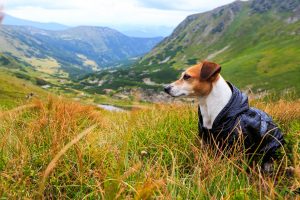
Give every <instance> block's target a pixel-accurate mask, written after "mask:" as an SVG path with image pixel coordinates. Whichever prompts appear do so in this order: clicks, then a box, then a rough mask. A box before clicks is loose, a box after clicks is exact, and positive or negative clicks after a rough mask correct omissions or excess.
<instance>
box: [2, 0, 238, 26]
mask: <svg viewBox="0 0 300 200" xmlns="http://www.w3.org/2000/svg"><path fill="white" fill-rule="evenodd" d="M0 1H1V0H0ZM2 1H3V0H2ZM4 1H5V2H4V5H5V11H6V12H7V13H8V14H11V15H13V16H16V17H20V18H24V19H29V20H34V21H41V22H50V21H51V22H59V23H63V24H66V25H83V24H84V25H102V26H103V25H106V26H118V25H146V26H151V25H156V26H176V25H177V24H178V23H179V22H180V21H182V20H183V19H184V18H185V17H186V16H187V15H190V14H193V13H197V12H203V11H206V10H209V9H212V8H214V7H217V6H221V5H223V4H226V3H229V2H232V1H233V0H214V1H211V0H4Z"/></svg>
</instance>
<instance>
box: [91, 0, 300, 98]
mask: <svg viewBox="0 0 300 200" xmlns="http://www.w3.org/2000/svg"><path fill="white" fill-rule="evenodd" d="M299 55H300V1H299V0H284V1H279V0H274V1H273V0H252V1H236V2H233V3H231V4H228V5H225V6H221V7H218V8H216V9H213V10H212V11H207V12H204V13H198V14H194V15H190V16H188V17H187V18H186V19H185V20H184V21H183V22H181V23H180V24H179V25H178V26H177V27H176V28H175V30H174V32H173V33H172V34H171V35H170V36H169V37H167V38H165V39H164V40H163V41H162V42H160V43H159V44H158V45H156V46H155V47H154V48H153V50H152V51H151V52H149V53H148V54H146V55H145V56H143V57H142V59H140V60H139V61H138V62H137V63H136V64H135V65H133V66H132V67H131V68H129V69H120V70H119V71H118V70H117V71H115V72H110V73H108V72H99V73H98V75H91V76H90V77H87V79H90V78H91V77H94V78H97V79H99V80H102V79H104V80H106V81H107V83H110V85H109V84H104V85H102V86H101V87H99V86H94V87H93V86H92V87H93V91H102V90H103V89H106V88H114V89H117V91H122V90H123V89H124V88H126V87H129V88H130V87H134V85H136V87H144V88H149V87H152V88H153V87H154V84H153V82H154V83H156V84H155V86H156V88H157V90H160V89H161V86H162V85H163V84H166V83H169V82H171V81H173V80H176V79H177V78H178V75H179V74H180V72H181V71H182V70H183V69H185V68H186V67H188V66H190V65H193V64H196V63H197V62H199V61H201V60H205V59H209V60H211V61H214V62H217V63H220V64H221V65H222V75H223V76H224V77H225V78H226V79H227V80H229V81H231V82H233V83H234V84H236V85H237V86H238V87H240V88H241V89H244V90H251V91H253V92H264V91H277V92H280V91H284V90H289V89H291V90H296V93H299V92H300V85H299V83H298V82H299V79H298V77H300V74H299V73H300V57H299ZM282 66H284V67H282ZM126 70H127V71H126ZM109 77H110V78H109ZM144 80H147V82H148V83H149V80H151V82H152V86H150V85H149V84H147V83H146V82H145V81H144ZM122 83H123V84H122ZM117 86H118V87H117ZM118 88H119V89H118Z"/></svg>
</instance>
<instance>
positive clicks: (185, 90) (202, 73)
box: [164, 61, 221, 97]
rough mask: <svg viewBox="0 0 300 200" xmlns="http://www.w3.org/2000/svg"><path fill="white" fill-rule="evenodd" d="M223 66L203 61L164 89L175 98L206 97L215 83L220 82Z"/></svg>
mask: <svg viewBox="0 0 300 200" xmlns="http://www.w3.org/2000/svg"><path fill="white" fill-rule="evenodd" d="M220 71H221V66H220V65H218V64H216V63H213V62H208V61H203V62H201V63H199V64H197V65H194V66H192V67H189V68H188V69H187V70H185V71H184V72H183V73H182V74H181V77H180V78H179V80H177V81H175V82H173V83H171V84H170V85H168V86H166V87H165V88H164V90H165V92H166V93H168V94H169V95H171V96H173V97H178V96H206V95H208V94H209V93H210V91H211V89H212V87H213V82H214V81H216V80H218V78H219V73H220Z"/></svg>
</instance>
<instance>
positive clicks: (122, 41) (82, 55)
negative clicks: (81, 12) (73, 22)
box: [0, 26, 162, 78]
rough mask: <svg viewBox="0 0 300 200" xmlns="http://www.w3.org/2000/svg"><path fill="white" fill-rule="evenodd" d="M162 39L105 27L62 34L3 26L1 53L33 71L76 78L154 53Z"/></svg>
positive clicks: (87, 28)
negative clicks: (24, 64)
mask: <svg viewBox="0 0 300 200" xmlns="http://www.w3.org/2000/svg"><path fill="white" fill-rule="evenodd" d="M161 39H162V38H133V37H128V36H125V35H123V34H122V33H120V32H118V31H116V30H113V29H110V28H105V27H88V26H86V27H76V28H70V29H67V30H61V31H50V30H42V29H37V28H33V27H25V26H1V28H0V45H1V49H0V52H2V53H4V54H6V55H10V56H13V57H16V58H18V59H19V60H21V61H23V62H26V63H27V65H29V66H32V67H33V68H35V69H37V70H39V71H43V72H46V73H50V74H57V75H59V76H68V75H70V76H71V77H72V78H73V77H76V76H78V75H82V74H84V73H89V72H93V71H96V70H99V69H101V68H103V67H110V66H114V65H118V64H119V63H121V62H124V61H126V60H128V59H131V58H134V57H136V56H141V55H143V54H145V53H146V52H148V51H150V50H151V48H153V47H154V46H155V45H156V44H157V43H158V42H159V41H160V40H161Z"/></svg>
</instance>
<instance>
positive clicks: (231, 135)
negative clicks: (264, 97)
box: [164, 61, 284, 172]
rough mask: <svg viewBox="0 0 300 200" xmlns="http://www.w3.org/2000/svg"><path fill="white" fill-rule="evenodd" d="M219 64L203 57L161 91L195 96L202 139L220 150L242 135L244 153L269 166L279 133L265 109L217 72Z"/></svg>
mask: <svg viewBox="0 0 300 200" xmlns="http://www.w3.org/2000/svg"><path fill="white" fill-rule="evenodd" d="M220 72H221V66H220V65H219V64H217V63H214V62H209V61H203V62H201V63H198V64H196V65H194V66H192V67H189V68H188V69H187V70H185V71H184V72H183V73H182V75H181V77H180V79H179V80H177V81H175V82H173V83H171V84H169V85H167V86H166V87H165V88H164V91H165V92H166V93H167V94H169V95H171V96H173V97H179V96H194V97H198V98H199V106H198V116H199V121H198V128H199V135H200V137H201V138H202V140H203V141H204V142H205V143H206V144H209V145H210V146H212V145H214V146H217V147H218V148H219V149H221V150H225V149H230V147H233V146H234V144H236V142H237V141H238V139H239V138H240V136H241V135H242V136H243V142H244V144H243V145H244V148H245V152H246V153H247V155H250V156H251V157H253V156H255V157H257V156H258V157H259V158H260V160H261V161H262V162H261V163H262V169H263V170H264V171H266V172H270V171H271V170H272V167H273V166H272V163H273V160H275V159H276V158H277V156H276V153H275V152H276V151H277V150H278V149H279V148H280V147H282V144H283V143H284V140H283V135H282V132H281V130H280V129H279V128H278V126H277V125H276V124H275V123H274V122H273V120H272V118H271V117H270V116H269V115H267V114H266V113H265V112H263V111H261V110H259V109H256V108H252V107H249V104H248V97H247V95H246V94H244V93H242V92H241V91H240V90H239V89H237V88H236V87H235V86H234V85H233V84H231V83H230V82H227V81H225V80H224V78H223V77H222V76H221V75H220Z"/></svg>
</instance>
